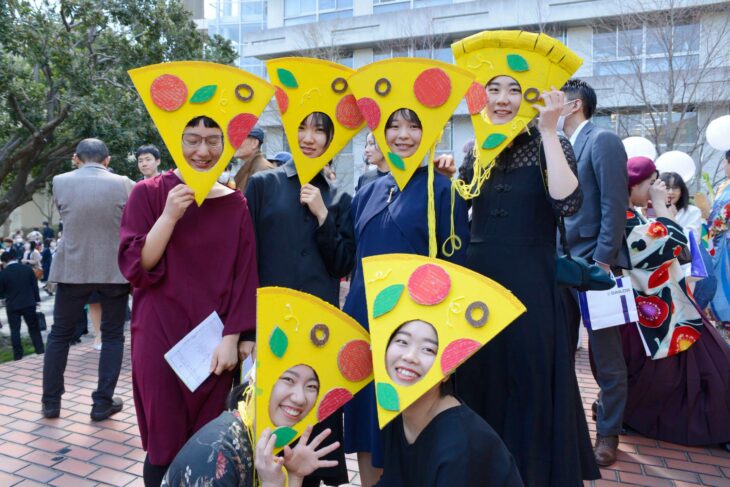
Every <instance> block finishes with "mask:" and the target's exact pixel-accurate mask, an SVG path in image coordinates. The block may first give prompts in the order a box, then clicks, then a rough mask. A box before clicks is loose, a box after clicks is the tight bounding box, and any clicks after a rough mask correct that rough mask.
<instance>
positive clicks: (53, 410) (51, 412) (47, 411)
mask: <svg viewBox="0 0 730 487" xmlns="http://www.w3.org/2000/svg"><path fill="white" fill-rule="evenodd" d="M41 412H42V413H43V417H44V418H46V419H53V418H57V417H58V416H60V414H61V406H60V405H59V406H51V405H48V404H44V405H43V407H42V408H41Z"/></svg>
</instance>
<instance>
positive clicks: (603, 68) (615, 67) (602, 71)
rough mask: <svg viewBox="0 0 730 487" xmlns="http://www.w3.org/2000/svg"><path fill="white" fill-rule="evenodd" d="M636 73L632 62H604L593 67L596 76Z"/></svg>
mask: <svg viewBox="0 0 730 487" xmlns="http://www.w3.org/2000/svg"><path fill="white" fill-rule="evenodd" d="M634 72H635V69H634V66H633V63H632V62H631V61H612V62H602V63H595V64H594V65H593V74H594V75H595V76H607V75H616V74H632V73H634Z"/></svg>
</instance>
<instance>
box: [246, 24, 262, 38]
mask: <svg viewBox="0 0 730 487" xmlns="http://www.w3.org/2000/svg"><path fill="white" fill-rule="evenodd" d="M262 30H264V23H263V22H251V23H247V24H241V31H242V32H261V31H262ZM244 37H245V36H244Z"/></svg>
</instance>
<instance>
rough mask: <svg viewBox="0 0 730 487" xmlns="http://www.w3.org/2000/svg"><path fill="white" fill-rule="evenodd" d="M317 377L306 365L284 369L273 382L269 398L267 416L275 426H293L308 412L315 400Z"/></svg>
mask: <svg viewBox="0 0 730 487" xmlns="http://www.w3.org/2000/svg"><path fill="white" fill-rule="evenodd" d="M318 395H319V379H318V378H317V374H315V373H314V370H312V368H311V367H309V366H308V365H296V366H294V367H292V368H290V369H287V370H285V371H284V373H282V374H281V377H279V379H278V380H277V381H276V382H275V383H274V387H273V388H272V390H271V398H270V399H269V418H270V419H271V422H272V423H273V424H274V425H275V426H293V425H295V424H297V423H298V422H299V421H300V420H301V419H302V418H303V417H305V416H306V415H307V414H309V411H311V410H312V408H313V407H314V405H315V404H316V402H317V396H318Z"/></svg>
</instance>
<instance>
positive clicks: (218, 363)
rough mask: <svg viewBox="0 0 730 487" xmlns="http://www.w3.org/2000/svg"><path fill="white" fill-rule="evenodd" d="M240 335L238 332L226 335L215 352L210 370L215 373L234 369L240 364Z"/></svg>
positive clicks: (218, 373)
mask: <svg viewBox="0 0 730 487" xmlns="http://www.w3.org/2000/svg"><path fill="white" fill-rule="evenodd" d="M238 335H239V334H238V333H234V334H233V335H225V336H224V337H223V339H222V340H221V342H220V343H219V344H218V346H217V347H216V349H215V352H213V359H212V360H211V361H210V371H211V372H212V373H214V374H215V375H221V374H222V373H223V372H225V371H227V370H233V369H234V368H235V367H236V365H238Z"/></svg>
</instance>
